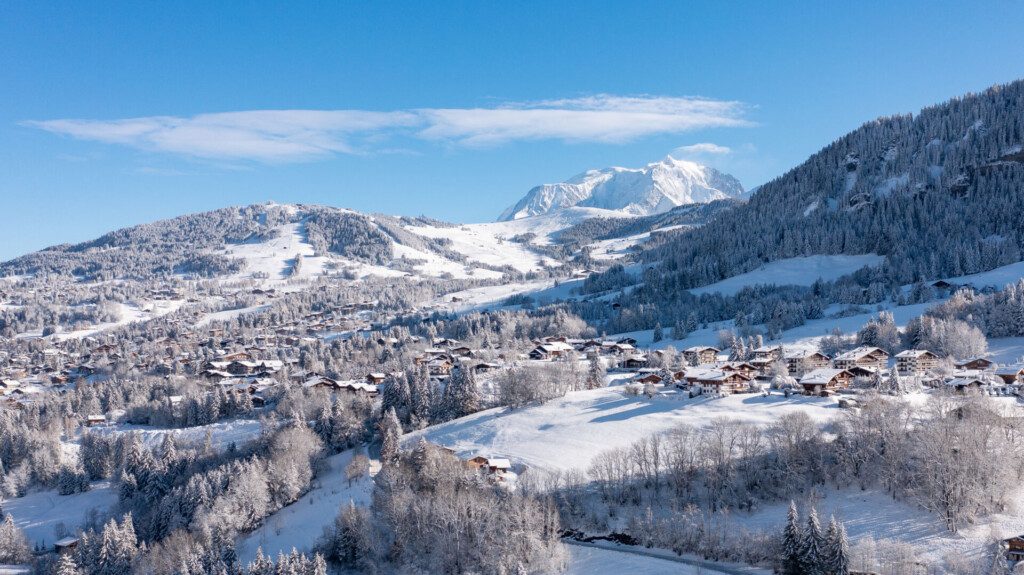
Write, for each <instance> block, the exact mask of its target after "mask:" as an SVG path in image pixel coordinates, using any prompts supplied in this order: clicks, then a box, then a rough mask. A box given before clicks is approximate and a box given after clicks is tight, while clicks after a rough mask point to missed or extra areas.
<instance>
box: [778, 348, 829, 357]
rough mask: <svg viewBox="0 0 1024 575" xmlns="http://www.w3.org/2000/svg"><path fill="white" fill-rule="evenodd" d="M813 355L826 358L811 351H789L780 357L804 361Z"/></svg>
mask: <svg viewBox="0 0 1024 575" xmlns="http://www.w3.org/2000/svg"><path fill="white" fill-rule="evenodd" d="M815 355H820V356H821V357H826V358H827V357H828V356H826V355H825V354H823V353H821V352H819V351H814V350H813V349H791V350H789V351H787V352H785V353H784V354H783V355H782V357H783V358H784V359H806V358H808V357H813V356H815Z"/></svg>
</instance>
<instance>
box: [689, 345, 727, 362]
mask: <svg viewBox="0 0 1024 575" xmlns="http://www.w3.org/2000/svg"><path fill="white" fill-rule="evenodd" d="M720 351H722V350H720V349H718V348H717V347H711V346H694V347H688V348H686V349H685V350H683V359H685V360H686V362H687V363H689V364H690V365H694V364H696V365H703V364H711V363H715V360H716V359H718V353H719V352H720Z"/></svg>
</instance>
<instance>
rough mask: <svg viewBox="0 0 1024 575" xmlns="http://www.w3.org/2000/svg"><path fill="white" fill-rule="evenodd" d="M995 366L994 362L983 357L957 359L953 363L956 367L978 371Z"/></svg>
mask: <svg viewBox="0 0 1024 575" xmlns="http://www.w3.org/2000/svg"><path fill="white" fill-rule="evenodd" d="M993 366H995V362H993V361H990V360H988V359H985V358H984V357H972V358H970V359H965V360H963V361H957V362H954V363H953V367H955V368H957V369H972V370H978V371H985V370H988V369H991V368H992V367H993Z"/></svg>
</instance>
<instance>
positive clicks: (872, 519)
mask: <svg viewBox="0 0 1024 575" xmlns="http://www.w3.org/2000/svg"><path fill="white" fill-rule="evenodd" d="M1017 501H1018V504H1019V505H1020V507H1019V508H1017V509H1011V510H1008V511H1007V512H1006V513H997V514H994V515H991V516H989V517H986V518H985V519H984V521H983V522H982V523H980V524H978V525H974V526H970V527H967V528H964V529H962V530H961V531H960V532H959V533H957V534H953V533H950V532H949V531H948V530H946V529H945V528H944V527H943V525H942V521H941V519H939V518H938V517H936V516H935V515H934V514H932V513H929V512H928V511H925V510H924V509H921V508H919V507H916V506H914V505H913V504H912V503H908V502H900V501H896V500H894V499H893V498H892V496H890V495H887V494H886V493H883V492H880V491H878V490H874V489H872V490H868V491H861V490H859V489H856V488H851V489H842V490H836V489H829V490H825V491H824V492H822V493H820V494H819V497H818V498H816V499H815V501H814V506H815V508H816V509H817V510H818V515H819V516H820V517H823V518H825V519H823V520H824V521H827V518H828V517H829V516H830V515H833V514H834V515H835V516H836V518H837V519H839V520H841V521H842V522H843V523H844V524H845V525H846V530H847V533H848V534H849V536H850V540H851V542H853V541H856V540H857V539H859V538H861V537H865V536H868V535H870V536H871V537H873V538H875V539H894V540H897V541H902V542H905V543H911V544H913V545H915V546H916V547H918V548H919V549H921V550H922V551H924V555H925V556H926V557H927V558H928V559H930V560H932V561H941V560H942V559H943V557H945V556H946V555H947V554H952V555H962V556H966V557H971V558H980V557H983V556H987V554H988V553H989V546H990V545H991V543H992V541H993V539H995V538H997V537H998V538H1006V537H1011V536H1014V535H1020V534H1022V533H1024V489H1022V490H1021V493H1020V497H1019V498H1018V499H1017ZM798 504H800V506H801V507H803V506H804V505H805V504H806V502H799V501H798ZM788 507H789V504H788V503H787V502H781V503H776V504H773V505H767V506H765V507H762V508H761V509H759V510H758V511H755V512H754V513H753V514H746V513H742V512H737V513H735V514H733V515H732V520H733V521H736V522H738V523H741V524H742V525H743V526H744V527H747V528H760V529H766V530H772V529H776V528H778V526H780V525H782V524H783V523H784V522H785V520H786V513H787V511H788Z"/></svg>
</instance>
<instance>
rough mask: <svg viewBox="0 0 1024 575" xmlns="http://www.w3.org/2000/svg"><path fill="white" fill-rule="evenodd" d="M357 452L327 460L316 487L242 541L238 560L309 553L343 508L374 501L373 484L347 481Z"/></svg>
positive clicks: (367, 481) (366, 480) (364, 478)
mask: <svg viewBox="0 0 1024 575" xmlns="http://www.w3.org/2000/svg"><path fill="white" fill-rule="evenodd" d="M355 453H356V451H355V450H351V449H350V450H348V451H344V452H342V453H339V454H337V455H332V456H331V457H328V458H327V460H326V464H327V468H326V469H325V470H324V471H323V472H322V473H321V474H320V475H319V476H318V477H317V478H316V479H315V480H314V481H313V487H312V489H310V490H309V492H307V493H306V494H305V495H303V496H302V497H300V498H299V500H298V501H296V502H295V503H292V504H291V505H289V506H287V507H285V508H283V509H281V510H279V511H277V512H276V513H274V514H272V515H271V516H270V517H268V518H267V519H266V520H265V521H264V522H263V525H262V526H261V527H260V528H259V529H257V530H256V531H253V532H252V533H249V534H248V535H245V536H244V537H242V538H241V539H239V540H238V557H239V559H240V560H241V561H242V563H243V564H248V563H249V562H250V561H252V560H253V559H255V557H256V550H257V549H258V548H261V547H262V549H263V553H264V555H270V556H272V557H276V556H277V554H278V552H284V553H289V552H290V551H291V550H292V548H293V547H294V548H296V549H299V550H300V551H301V550H308V549H309V548H310V547H311V546H312V545H313V544H314V543H316V540H317V538H318V537H320V535H321V534H322V533H323V530H324V527H327V526H328V525H331V524H332V523H334V518H335V517H337V515H338V510H339V509H340V508H341V506H342V505H348V502H349V501H350V500H351V501H354V502H355V503H356V504H357V505H359V504H362V505H366V504H368V503H369V501H370V493H371V492H372V490H373V481H372V480H371V479H370V478H369V477H363V478H362V479H359V480H358V481H354V482H353V483H352V485H351V486H349V484H348V480H346V479H345V466H346V465H348V462H349V461H351V460H352V456H353V455H354V454H355Z"/></svg>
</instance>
